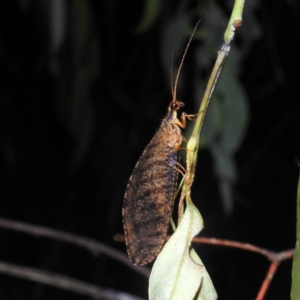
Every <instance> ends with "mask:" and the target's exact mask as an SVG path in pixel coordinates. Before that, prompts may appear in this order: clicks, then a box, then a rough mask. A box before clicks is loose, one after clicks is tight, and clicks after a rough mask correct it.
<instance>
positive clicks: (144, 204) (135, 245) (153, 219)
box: [123, 22, 199, 265]
mask: <svg viewBox="0 0 300 300" xmlns="http://www.w3.org/2000/svg"><path fill="white" fill-rule="evenodd" d="M198 24H199V22H198ZM198 24H197V25H196V27H195V28H194V31H193V33H192V36H191V38H190V40H189V42H188V44H187V46H186V49H185V51H184V54H183V57H182V60H181V63H180V66H179V69H178V72H177V75H176V79H175V84H174V88H173V89H172V95H173V99H172V101H171V103H170V104H169V107H168V112H167V115H166V117H165V118H164V119H163V120H162V123H161V125H160V127H159V129H158V131H157V132H156V134H155V135H154V137H153V139H152V140H151V141H150V143H149V144H148V146H147V147H146V149H145V150H144V152H143V154H142V155H141V157H140V159H139V160H138V162H137V164H136V165H135V167H134V169H133V171H132V174H131V177H130V178H129V181H128V185H127V188H126V192H125V197H124V204H123V225H124V231H125V241H126V245H127V252H128V256H129V258H130V260H131V261H132V263H133V264H135V265H145V264H147V263H149V262H151V261H152V260H153V259H154V258H155V257H156V256H157V254H158V253H159V251H160V249H161V248H162V246H163V244H164V241H165V238H166V235H167V230H168V228H169V222H170V218H171V215H172V209H173V203H174V195H175V191H176V187H177V179H178V172H180V171H179V170H178V150H179V148H180V146H181V143H182V141H183V139H184V138H183V136H182V134H181V128H184V127H185V125H186V119H189V120H190V119H191V118H192V117H193V116H194V115H187V114H186V113H182V115H181V120H179V119H178V117H177V112H178V110H179V109H180V108H181V107H183V106H184V103H183V102H181V101H178V100H176V87H177V83H178V78H179V74H180V71H181V68H182V65H183V61H184V58H185V55H186V53H187V50H188V48H189V45H190V43H191V40H192V38H193V35H194V33H195V31H196V29H197V26H198ZM181 173H182V172H181Z"/></svg>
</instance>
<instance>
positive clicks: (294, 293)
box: [291, 176, 300, 300]
mask: <svg viewBox="0 0 300 300" xmlns="http://www.w3.org/2000/svg"><path fill="white" fill-rule="evenodd" d="M296 206H297V225H296V247H295V254H294V260H293V268H292V290H291V300H300V176H299V180H298V191H297V205H296Z"/></svg>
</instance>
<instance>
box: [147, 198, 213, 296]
mask: <svg viewBox="0 0 300 300" xmlns="http://www.w3.org/2000/svg"><path fill="white" fill-rule="evenodd" d="M202 228H203V219H202V217H201V215H200V213H199V211H198V210H197V208H196V207H195V206H194V205H193V203H192V202H191V201H187V207H186V209H185V212H184V215H183V217H182V220H181V222H180V224H179V226H178V228H177V229H176V231H175V232H174V234H173V235H172V236H171V238H170V239H169V241H168V242H167V243H166V244H165V246H164V248H163V249H162V251H161V252H160V254H159V255H158V257H157V259H156V261H155V264H154V266H153V269H152V273H151V275H150V280H149V299H150V300H151V299H153V300H154V299H160V300H165V299H172V300H176V299H178V300H179V299H180V300H185V299H187V300H190V299H194V298H195V296H196V295H197V293H198V291H199V288H200V286H201V281H202V277H203V273H204V272H205V268H204V266H203V265H202V263H199V261H200V262H201V260H200V258H197V254H196V253H195V252H194V250H193V249H191V241H192V239H193V237H194V236H195V235H196V234H198V233H199V232H200V231H201V230H202ZM191 255H192V257H191ZM196 260H197V261H196ZM198 299H206V298H198ZM207 299H209V298H207Z"/></svg>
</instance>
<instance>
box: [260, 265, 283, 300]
mask: <svg viewBox="0 0 300 300" xmlns="http://www.w3.org/2000/svg"><path fill="white" fill-rule="evenodd" d="M278 267H279V263H277V262H274V261H273V262H272V263H271V264H270V267H269V270H268V272H267V274H266V277H265V279H264V281H263V283H262V285H261V287H260V290H259V292H258V294H257V297H256V298H255V300H263V299H264V297H265V295H266V293H267V290H268V288H269V286H270V283H271V281H272V279H273V276H274V274H275V272H276V271H277V269H278Z"/></svg>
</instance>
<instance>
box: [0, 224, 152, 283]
mask: <svg viewBox="0 0 300 300" xmlns="http://www.w3.org/2000/svg"><path fill="white" fill-rule="evenodd" d="M0 227H2V228H6V229H11V230H15V231H19V232H25V233H28V234H31V235H35V236H42V237H46V238H51V239H56V240H60V241H64V242H66V243H70V244H74V245H77V246H79V247H82V248H85V249H87V250H89V251H91V252H92V253H93V254H94V255H97V254H99V253H103V254H105V255H107V256H110V257H111V258H114V259H116V260H118V261H120V262H122V263H123V264H125V265H127V266H128V267H129V268H131V269H133V270H134V271H136V272H138V273H140V274H142V275H143V276H145V277H147V278H148V277H149V275H150V271H149V269H147V268H145V267H137V266H134V265H132V263H131V262H130V261H129V259H128V257H127V255H125V254H123V253H121V252H119V251H117V250H115V249H113V248H111V247H109V246H106V245H104V244H102V243H99V242H97V241H95V240H92V239H88V238H85V237H81V236H78V235H75V234H70V233H65V232H62V231H58V230H53V229H49V228H46V227H41V226H37V225H30V224H27V223H23V222H16V221H11V220H7V219H3V218H0Z"/></svg>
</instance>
